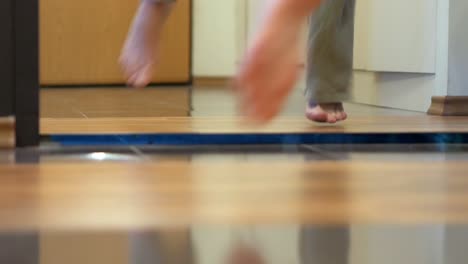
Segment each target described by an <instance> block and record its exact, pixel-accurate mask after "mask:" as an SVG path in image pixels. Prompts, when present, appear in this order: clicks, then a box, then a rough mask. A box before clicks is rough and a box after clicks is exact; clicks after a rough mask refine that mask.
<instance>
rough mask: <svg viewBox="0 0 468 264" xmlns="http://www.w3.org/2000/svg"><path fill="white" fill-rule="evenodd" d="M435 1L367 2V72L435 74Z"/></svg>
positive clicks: (397, 0) (392, 0)
mask: <svg viewBox="0 0 468 264" xmlns="http://www.w3.org/2000/svg"><path fill="white" fill-rule="evenodd" d="M436 1H437V0H411V1H408V0H391V1H389V0H371V1H368V3H367V4H368V5H369V6H368V7H367V8H366V9H367V11H368V15H369V32H368V41H369V43H368V52H369V56H368V63H367V70H370V71H389V72H411V73H435V71H436V69H435V68H436V65H435V63H436V59H435V58H436V35H437V27H436V26H437V2H436Z"/></svg>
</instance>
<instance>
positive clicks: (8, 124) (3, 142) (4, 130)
mask: <svg viewBox="0 0 468 264" xmlns="http://www.w3.org/2000/svg"><path fill="white" fill-rule="evenodd" d="M14 147H15V119H14V118H12V117H0V149H5V148H14Z"/></svg>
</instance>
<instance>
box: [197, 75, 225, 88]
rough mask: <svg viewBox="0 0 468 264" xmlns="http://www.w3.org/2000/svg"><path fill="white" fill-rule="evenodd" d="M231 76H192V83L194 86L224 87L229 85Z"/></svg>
mask: <svg viewBox="0 0 468 264" xmlns="http://www.w3.org/2000/svg"><path fill="white" fill-rule="evenodd" d="M231 79H232V77H194V78H193V85H194V86H196V87H219V88H225V87H226V86H228V85H229V82H230V81H231Z"/></svg>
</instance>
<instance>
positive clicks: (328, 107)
mask: <svg viewBox="0 0 468 264" xmlns="http://www.w3.org/2000/svg"><path fill="white" fill-rule="evenodd" d="M306 116H307V118H308V119H309V120H311V121H314V122H320V123H331V124H334V123H336V122H340V121H344V120H346V119H347V118H348V115H347V114H346V112H345V111H344V108H343V104H342V103H324V104H315V103H310V104H309V105H308V106H307V110H306Z"/></svg>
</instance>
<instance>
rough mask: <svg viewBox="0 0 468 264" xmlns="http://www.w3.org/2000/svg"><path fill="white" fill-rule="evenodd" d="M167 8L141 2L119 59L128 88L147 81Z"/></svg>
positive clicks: (168, 9)
mask: <svg viewBox="0 0 468 264" xmlns="http://www.w3.org/2000/svg"><path fill="white" fill-rule="evenodd" d="M171 8H172V4H170V3H154V2H152V1H149V0H143V1H142V2H141V4H140V7H139V8H138V11H137V14H136V16H135V19H134V21H133V24H132V26H131V29H130V32H129V33H128V36H127V40H126V42H125V45H124V48H123V50H122V55H121V57H120V63H121V65H122V69H123V71H124V74H125V76H126V78H127V83H128V85H130V86H133V87H137V88H142V87H145V86H147V85H148V84H149V83H150V82H151V80H152V77H153V73H154V70H155V66H156V63H157V61H158V51H159V42H160V38H161V33H162V30H163V26H164V22H165V21H166V19H167V17H168V15H169V14H170V10H171Z"/></svg>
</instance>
